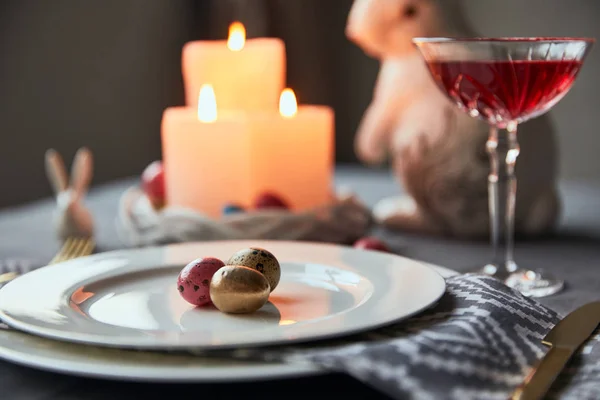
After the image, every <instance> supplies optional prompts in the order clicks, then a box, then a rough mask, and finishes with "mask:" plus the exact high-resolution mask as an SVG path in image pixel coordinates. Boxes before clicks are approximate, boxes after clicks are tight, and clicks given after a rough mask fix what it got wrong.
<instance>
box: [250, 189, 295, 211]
mask: <svg viewBox="0 0 600 400" xmlns="http://www.w3.org/2000/svg"><path fill="white" fill-rule="evenodd" d="M254 208H256V209H259V210H260V209H265V208H277V209H284V210H287V209H289V208H290V207H289V206H288V204H287V202H286V201H285V200H283V199H282V198H281V197H279V196H277V195H276V194H275V193H269V192H267V193H263V194H261V195H260V196H258V197H257V198H256V200H255V202H254Z"/></svg>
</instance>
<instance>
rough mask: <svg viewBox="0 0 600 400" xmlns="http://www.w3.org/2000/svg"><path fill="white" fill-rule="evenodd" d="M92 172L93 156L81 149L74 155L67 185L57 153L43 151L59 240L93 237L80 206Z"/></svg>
mask: <svg viewBox="0 0 600 400" xmlns="http://www.w3.org/2000/svg"><path fill="white" fill-rule="evenodd" d="M92 173H93V160H92V153H91V152H90V150H89V149H87V148H80V149H79V150H78V151H77V154H75V159H74V160H73V165H72V167H71V181H70V182H69V180H68V176H67V169H66V167H65V163H64V161H63V159H62V157H61V156H60V154H58V153H57V152H56V151H55V150H53V149H50V150H48V151H46V174H47V176H48V180H49V181H50V184H51V185H52V188H53V190H54V193H55V195H56V209H55V210H54V223H55V226H56V233H57V235H58V237H59V239H61V240H62V241H64V240H66V239H67V238H69V237H84V238H91V237H92V235H93V230H94V224H93V220H92V215H91V213H90V211H89V210H88V209H87V208H85V206H84V205H83V197H84V195H85V193H86V192H87V190H88V187H89V185H90V183H91V180H92Z"/></svg>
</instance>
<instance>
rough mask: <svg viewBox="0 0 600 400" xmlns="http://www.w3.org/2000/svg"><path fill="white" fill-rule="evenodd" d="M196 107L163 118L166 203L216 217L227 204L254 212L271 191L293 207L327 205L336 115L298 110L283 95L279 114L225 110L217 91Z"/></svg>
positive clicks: (289, 95) (206, 89) (205, 92)
mask: <svg viewBox="0 0 600 400" xmlns="http://www.w3.org/2000/svg"><path fill="white" fill-rule="evenodd" d="M199 92H200V95H199V101H198V108H197V110H196V109H192V108H190V107H175V108H170V109H167V110H166V111H165V113H164V116H163V123H162V141H163V163H164V168H165V185H166V197H167V204H168V205H169V206H179V207H186V208H191V209H194V210H196V211H199V212H202V213H204V214H206V215H209V216H212V217H218V216H219V215H220V213H221V210H222V208H223V206H224V205H226V204H239V205H241V206H243V207H245V208H247V207H250V206H251V204H252V203H253V201H254V199H256V198H257V197H258V196H260V195H261V194H262V193H264V192H273V193H275V194H277V195H278V196H280V197H282V198H283V199H285V200H286V202H287V203H288V204H290V206H291V207H292V209H294V210H303V209H307V208H312V207H315V206H319V205H323V204H326V203H327V202H328V201H329V200H330V193H331V184H332V181H331V180H332V173H333V145H334V115H333V110H332V109H331V108H329V107H324V106H300V107H298V105H297V102H296V98H295V95H294V92H293V91H291V90H290V89H286V90H284V91H282V93H281V96H280V101H279V103H280V104H279V111H277V108H276V109H275V110H265V111H254V112H239V111H232V110H222V109H221V108H220V107H217V105H218V104H219V96H218V93H217V94H216V95H215V91H214V90H213V88H212V86H210V85H205V86H202V87H201V89H200V90H199Z"/></svg>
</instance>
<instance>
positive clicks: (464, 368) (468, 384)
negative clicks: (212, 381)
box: [238, 275, 600, 400]
mask: <svg viewBox="0 0 600 400" xmlns="http://www.w3.org/2000/svg"><path fill="white" fill-rule="evenodd" d="M559 319H560V316H559V315H558V314H557V313H556V312H554V311H552V310H550V309H548V308H546V307H545V306H543V305H541V304H539V303H538V302H536V301H535V300H532V299H529V298H526V297H524V296H522V295H521V294H520V293H517V292H516V291H513V290H512V289H510V288H508V287H507V286H505V285H504V284H502V283H501V282H499V281H497V280H495V279H493V278H490V277H486V276H480V275H460V276H456V277H452V278H449V279H448V280H447V293H446V295H445V296H444V297H442V299H441V300H440V302H439V303H438V305H437V306H436V307H434V308H432V309H431V310H429V311H428V312H426V313H424V314H421V315H419V316H417V317H414V318H411V319H410V320H408V321H405V322H403V323H399V324H396V325H394V326H390V327H387V328H384V329H380V330H377V331H374V332H370V333H365V334H362V335H357V336H353V337H350V338H345V339H344V340H343V341H336V342H331V341H326V342H323V343H319V344H318V345H315V344H314V343H311V344H307V345H302V346H294V347H288V348H286V349H281V348H271V349H260V350H248V349H246V350H243V351H238V356H239V357H245V358H257V357H260V358H263V359H265V358H266V359H268V360H282V361H286V362H310V363H314V364H317V365H319V366H320V367H322V368H325V369H328V370H332V371H339V372H345V373H347V374H349V375H351V376H353V377H355V378H357V379H359V380H361V381H362V382H364V383H366V384H368V385H371V386H373V387H374V388H376V389H378V390H380V391H382V392H384V393H386V394H387V395H389V396H390V397H391V398H394V399H419V400H420V399H423V400H425V399H461V400H468V399H502V400H505V399H507V398H508V397H509V395H510V394H511V393H512V391H513V390H514V389H515V388H516V387H517V386H518V385H519V383H521V382H522V380H523V378H524V377H525V376H526V375H527V373H528V372H529V370H530V368H531V366H533V365H534V364H535V363H536V361H537V360H538V359H540V358H541V357H542V356H543V355H544V353H545V352H546V351H547V348H546V347H545V346H544V345H542V343H541V339H542V338H543V337H544V336H545V335H546V333H547V332H548V331H549V330H550V329H551V328H552V327H553V326H554V325H555V324H556V323H557V322H558V321H559ZM598 342H600V336H598V335H596V336H595V337H593V338H592V339H591V340H590V341H589V342H588V343H587V344H586V345H584V346H583V348H582V349H581V351H580V353H579V354H577V355H576V356H575V357H574V358H573V360H572V362H571V363H570V364H569V367H568V368H567V370H566V371H565V372H564V373H563V374H562V376H561V378H560V379H559V381H558V382H557V384H556V385H555V386H554V387H553V389H552V390H553V392H552V394H551V397H556V398H561V399H569V400H570V399H573V400H575V399H576V400H583V399H600V344H598Z"/></svg>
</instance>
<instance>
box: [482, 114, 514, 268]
mask: <svg viewBox="0 0 600 400" xmlns="http://www.w3.org/2000/svg"><path fill="white" fill-rule="evenodd" d="M486 148H487V152H488V155H489V160H490V174H489V176H488V194H489V210H490V241H491V244H492V263H491V264H492V266H493V267H494V271H491V272H492V273H493V274H494V275H496V276H498V277H506V276H507V275H508V274H510V273H511V272H514V271H515V270H516V269H517V265H516V264H515V262H514V259H513V247H514V223H515V201H516V193H517V178H516V175H515V165H516V161H517V157H518V155H519V143H518V141H517V124H516V123H513V122H511V123H509V124H508V125H507V127H506V131H500V130H499V129H498V128H496V127H495V126H491V127H490V132H489V137H488V140H487V143H486Z"/></svg>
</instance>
